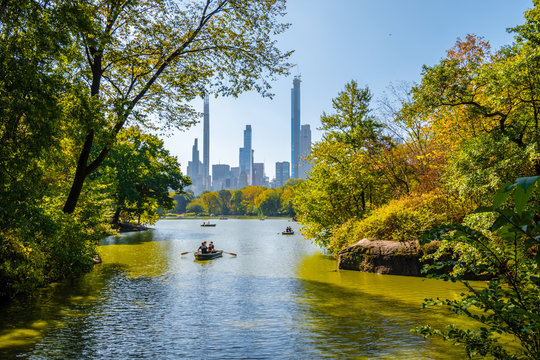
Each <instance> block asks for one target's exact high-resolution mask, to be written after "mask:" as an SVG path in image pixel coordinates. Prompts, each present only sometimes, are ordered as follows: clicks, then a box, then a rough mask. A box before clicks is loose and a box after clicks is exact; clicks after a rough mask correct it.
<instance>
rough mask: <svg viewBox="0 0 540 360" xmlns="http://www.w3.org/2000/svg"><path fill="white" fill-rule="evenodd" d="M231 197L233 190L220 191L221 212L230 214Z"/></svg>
mask: <svg viewBox="0 0 540 360" xmlns="http://www.w3.org/2000/svg"><path fill="white" fill-rule="evenodd" d="M231 199H232V192H231V190H227V189H223V190H220V191H218V201H219V205H220V207H221V211H220V212H221V214H223V215H228V214H229V213H230V206H231Z"/></svg>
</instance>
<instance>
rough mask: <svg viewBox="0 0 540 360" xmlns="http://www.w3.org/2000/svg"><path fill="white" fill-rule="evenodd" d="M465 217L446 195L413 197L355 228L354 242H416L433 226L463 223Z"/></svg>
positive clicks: (376, 212)
mask: <svg viewBox="0 0 540 360" xmlns="http://www.w3.org/2000/svg"><path fill="white" fill-rule="evenodd" d="M464 213H465V209H462V208H461V207H460V205H459V203H457V202H452V201H449V200H448V198H447V196H446V195H445V194H443V193H440V192H431V193H427V194H422V195H412V196H409V197H407V198H404V199H400V200H392V201H390V203H388V204H387V205H385V206H382V207H380V208H378V209H376V210H374V211H373V212H372V213H371V214H370V215H369V216H368V217H366V218H365V219H363V220H361V221H360V222H359V223H358V224H357V225H356V226H355V228H354V229H355V232H356V233H355V238H356V239H360V238H373V239H381V240H393V241H411V240H417V239H418V238H419V237H420V235H421V234H422V233H423V232H424V231H426V230H428V229H430V228H432V227H433V226H437V225H442V224H447V223H455V222H459V221H461V219H462V218H463V216H464Z"/></svg>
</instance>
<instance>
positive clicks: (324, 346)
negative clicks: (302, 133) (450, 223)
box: [0, 219, 460, 359]
mask: <svg viewBox="0 0 540 360" xmlns="http://www.w3.org/2000/svg"><path fill="white" fill-rule="evenodd" d="M199 225H200V224H199V222H197V221H191V222H190V221H162V222H160V223H158V225H157V226H156V230H154V231H152V232H147V233H139V234H133V235H130V236H124V237H120V238H109V239H107V240H106V241H104V243H103V246H102V247H101V249H100V252H101V255H102V258H103V261H104V263H103V264H101V265H99V266H97V267H96V268H95V270H94V271H93V272H91V273H89V274H87V275H86V276H84V277H82V278H80V279H76V280H71V281H66V282H63V283H61V284H56V285H54V286H51V287H50V288H48V289H45V290H43V291H42V292H41V293H40V294H38V295H37V296H36V297H35V298H33V299H29V300H25V301H20V302H14V303H12V304H10V306H8V307H4V308H0V319H1V320H2V322H1V325H0V357H5V358H10V357H17V358H31V359H39V358H76V359H96V358H102V359H109V358H118V359H131V358H150V359H154V358H159V359H167V358H170V359H177V358H194V359H201V358H206V359H208V358H216V359H219V358H224V357H226V358H231V359H245V358H250V359H275V358H300V359H306V358H309V359H311V358H326V357H334V358H366V359H368V358H369V359H374V358H401V359H432V358H436V359H444V358H456V357H457V356H460V354H456V353H455V352H451V351H455V350H449V349H448V345H447V344H440V343H435V342H430V341H426V340H423V339H422V338H420V337H418V336H417V335H415V334H411V333H410V331H409V330H410V329H411V328H412V327H414V326H416V325H420V324H423V323H425V322H433V321H435V322H437V321H438V322H446V321H448V319H449V318H448V317H447V315H446V314H443V313H440V312H439V313H436V312H435V313H434V312H429V313H428V312H425V311H422V310H421V306H420V305H421V301H422V299H423V298H424V297H425V296H441V297H448V296H452V294H454V293H455V292H458V291H459V289H458V288H457V287H456V285H455V284H447V283H441V282H433V281H431V282H430V281H423V280H422V279H417V278H407V277H398V276H378V275H374V274H363V273H358V272H350V271H341V272H337V271H335V261H334V260H332V259H331V258H328V257H326V256H323V255H321V253H320V251H318V250H317V249H316V248H315V247H314V246H313V245H311V244H310V243H309V242H306V241H302V239H301V237H299V236H297V235H294V236H288V237H284V236H281V235H280V233H279V231H280V229H282V228H284V227H285V226H287V225H291V223H286V222H285V221H283V220H267V221H264V222H262V221H256V220H255V221H249V220H234V219H231V220H228V221H227V222H219V223H218V226H217V227H216V228H202V230H201V228H200V227H199ZM292 225H293V228H294V227H295V225H296V224H292ZM294 230H297V229H294ZM203 238H204V239H211V240H213V241H214V242H215V243H216V245H217V246H218V247H220V248H223V249H224V250H226V251H233V252H236V253H238V257H231V256H229V255H224V257H223V258H219V259H216V260H212V261H208V262H198V261H195V260H194V257H193V254H188V255H184V256H182V255H180V254H181V253H182V252H183V251H189V250H193V249H195V248H196V247H197V246H198V244H199V243H200V241H202V240H201V239H203Z"/></svg>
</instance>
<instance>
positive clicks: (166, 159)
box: [98, 127, 190, 224]
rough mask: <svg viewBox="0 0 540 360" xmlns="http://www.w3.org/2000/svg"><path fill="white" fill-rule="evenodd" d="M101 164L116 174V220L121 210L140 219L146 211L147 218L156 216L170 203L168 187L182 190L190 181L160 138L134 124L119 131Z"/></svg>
mask: <svg viewBox="0 0 540 360" xmlns="http://www.w3.org/2000/svg"><path fill="white" fill-rule="evenodd" d="M104 166H109V167H110V168H111V171H112V172H114V173H115V175H116V176H115V184H116V191H115V195H114V197H115V205H116V212H115V216H114V220H113V222H114V223H116V224H117V223H118V221H119V217H120V214H121V213H123V215H124V216H125V217H127V218H130V217H132V216H135V217H137V218H139V219H140V217H141V215H142V214H146V217H147V219H155V218H156V210H157V209H158V208H162V209H170V208H172V207H173V205H174V200H173V198H172V197H171V196H170V194H169V191H170V190H172V191H181V190H182V189H183V187H184V186H186V185H189V184H190V182H189V180H188V179H187V178H186V177H184V176H183V175H182V173H181V172H180V164H178V161H177V160H176V158H175V157H172V156H171V155H170V154H169V152H168V151H167V150H165V149H164V147H163V141H161V140H159V139H158V138H157V137H156V136H154V135H149V134H144V133H143V132H142V131H141V130H140V129H138V128H134V127H131V128H129V129H126V130H124V131H123V132H122V133H120V135H119V136H118V141H117V144H116V145H115V147H114V148H113V149H112V150H111V153H110V155H109V160H106V161H105V162H104ZM98 174H99V173H98Z"/></svg>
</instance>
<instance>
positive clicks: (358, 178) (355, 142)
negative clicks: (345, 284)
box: [293, 81, 389, 246]
mask: <svg viewBox="0 0 540 360" xmlns="http://www.w3.org/2000/svg"><path fill="white" fill-rule="evenodd" d="M370 100H371V94H370V92H369V89H368V88H367V87H366V88H364V89H359V88H358V85H357V84H356V82H355V81H351V82H350V83H348V84H346V85H345V89H344V90H343V91H342V92H340V93H339V94H338V96H337V97H336V98H335V99H333V100H332V105H333V108H334V110H335V113H334V114H332V115H327V114H326V113H323V115H322V116H321V123H322V124H323V126H322V129H324V130H325V131H326V132H325V134H324V135H323V140H322V141H321V142H319V143H317V144H315V145H314V147H313V148H312V152H311V161H312V162H313V163H314V164H315V165H314V166H313V168H312V170H311V173H310V175H309V177H308V179H307V180H306V181H305V182H303V183H301V184H299V185H298V186H296V187H295V188H294V190H293V194H294V195H293V204H294V207H295V210H296V212H297V213H298V216H299V221H300V222H301V223H302V225H303V227H302V233H303V234H304V235H305V236H306V237H308V238H311V239H313V240H314V241H315V242H316V243H318V244H320V245H323V246H328V245H329V242H330V239H331V236H332V233H333V231H334V230H335V229H337V228H338V227H339V226H341V224H343V223H345V222H347V221H348V220H350V219H353V218H362V217H363V216H365V215H366V214H367V213H368V212H369V211H370V210H371V208H372V207H373V205H374V204H377V203H381V202H384V201H385V200H386V198H387V197H388V196H389V194H388V193H387V192H385V191H380V192H379V191H378V190H381V189H383V188H384V187H385V185H384V184H383V183H382V182H381V181H380V179H379V175H380V174H379V170H378V166H377V164H376V161H375V157H376V156H377V154H378V153H380V152H381V151H382V150H383V149H384V148H386V147H387V146H389V142H388V138H387V137H385V136H383V134H382V129H383V125H382V124H381V123H379V122H378V121H376V120H375V119H374V118H373V117H372V116H371V114H370V111H369V102H370Z"/></svg>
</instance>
